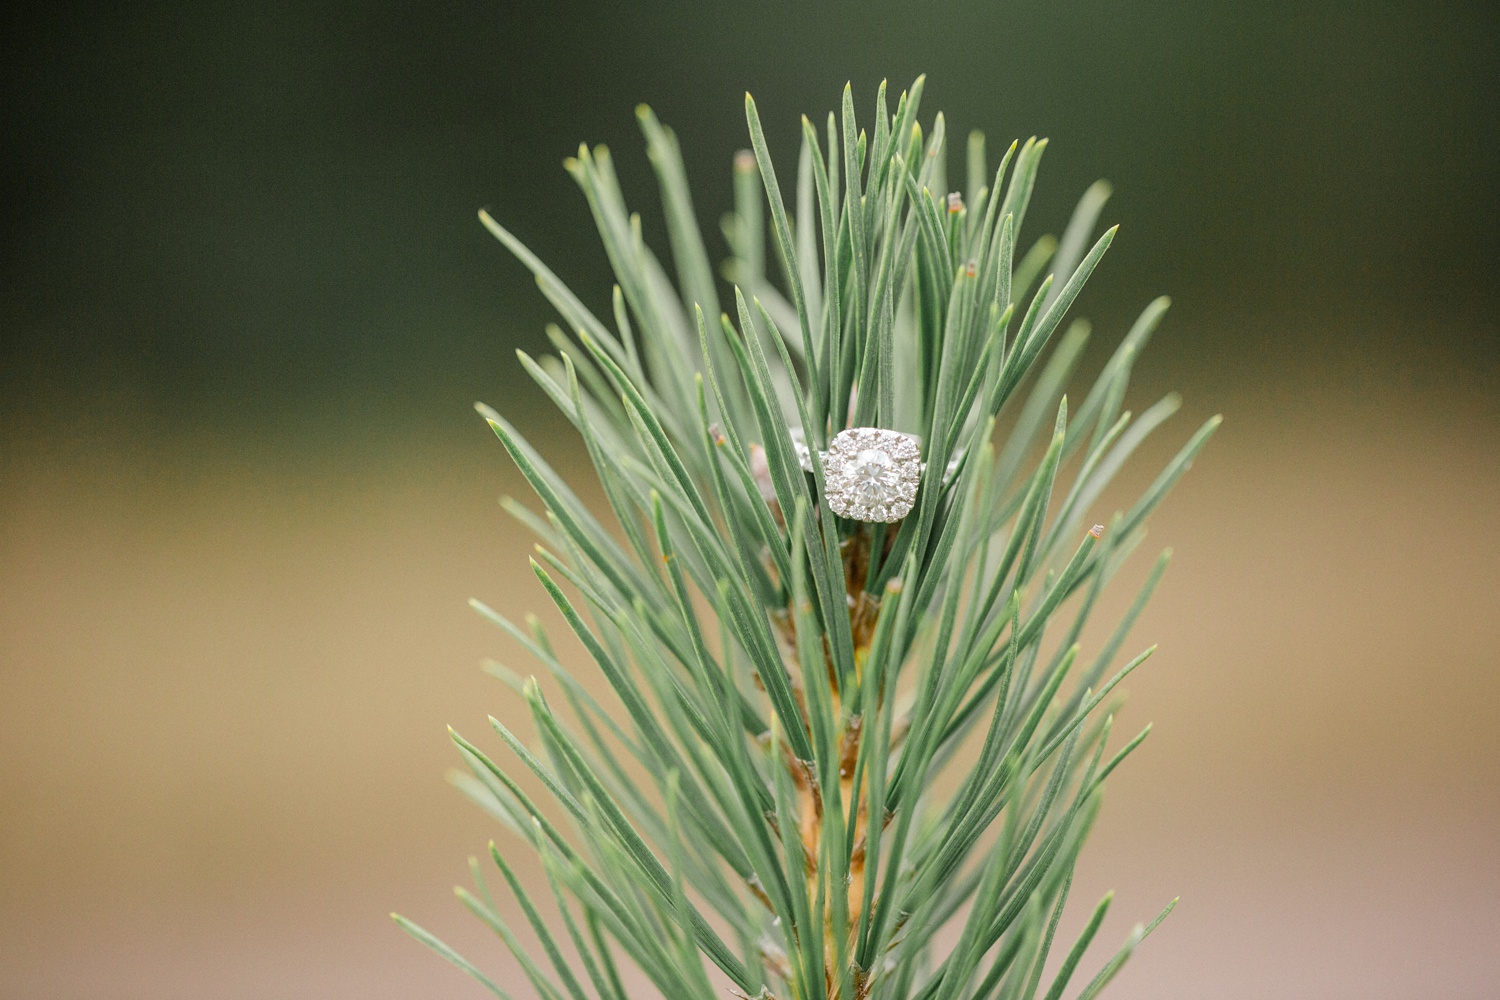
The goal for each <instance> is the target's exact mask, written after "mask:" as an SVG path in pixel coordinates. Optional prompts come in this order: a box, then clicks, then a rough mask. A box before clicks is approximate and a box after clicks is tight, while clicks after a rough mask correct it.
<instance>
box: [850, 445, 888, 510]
mask: <svg viewBox="0 0 1500 1000" xmlns="http://www.w3.org/2000/svg"><path fill="white" fill-rule="evenodd" d="M895 465H896V463H895V462H893V461H891V456H889V455H887V454H886V453H885V452H883V451H881V450H880V449H878V448H866V449H865V450H864V451H861V452H860V453H859V454H858V455H856V456H854V460H853V461H852V462H849V463H848V464H846V465H845V466H844V477H845V478H846V479H848V480H849V482H850V484H851V485H850V489H851V490H853V492H854V494H855V495H856V496H857V497H859V499H860V500H862V501H864V502H865V503H867V504H877V503H880V502H881V501H882V500H885V499H886V498H887V497H889V496H890V495H891V494H892V492H894V490H895V487H896V470H895Z"/></svg>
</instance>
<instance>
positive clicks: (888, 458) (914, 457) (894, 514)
mask: <svg viewBox="0 0 1500 1000" xmlns="http://www.w3.org/2000/svg"><path fill="white" fill-rule="evenodd" d="M819 458H821V459H822V460H823V473H824V475H825V476H826V480H825V482H826V484H827V486H828V506H829V509H831V510H832V511H833V512H834V513H835V514H837V515H839V516H840V517H847V518H849V519H851V520H854V521H885V522H890V521H899V520H901V519H902V518H903V517H905V516H906V515H907V514H909V513H910V512H911V508H912V505H913V504H914V503H915V502H916V499H917V483H918V482H919V481H920V480H921V478H922V452H921V446H920V443H919V442H918V439H917V438H916V437H914V436H912V435H910V434H902V433H901V432H900V431H888V430H883V429H881V428H879V427H851V428H849V429H848V430H842V431H839V432H838V433H837V434H835V435H834V437H833V440H832V441H830V442H828V450H827V451H825V452H821V453H820V454H819ZM810 462H811V455H809V464H810Z"/></svg>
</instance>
